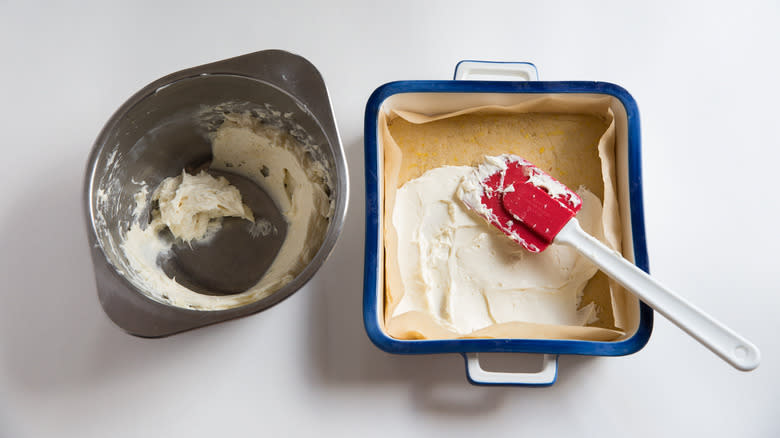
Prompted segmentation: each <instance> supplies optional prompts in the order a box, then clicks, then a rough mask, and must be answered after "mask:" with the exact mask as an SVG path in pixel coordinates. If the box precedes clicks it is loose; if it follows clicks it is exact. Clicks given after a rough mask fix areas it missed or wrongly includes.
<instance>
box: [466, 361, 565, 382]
mask: <svg viewBox="0 0 780 438" xmlns="http://www.w3.org/2000/svg"><path fill="white" fill-rule="evenodd" d="M461 354H463V358H464V359H465V360H466V377H467V378H468V379H469V382H470V383H472V384H474V385H511V386H550V385H552V384H553V383H555V380H557V379H558V355H557V354H545V355H544V362H543V365H542V370H541V371H538V372H535V373H509V372H497V371H485V370H484V369H483V368H482V365H480V363H479V353H461Z"/></svg>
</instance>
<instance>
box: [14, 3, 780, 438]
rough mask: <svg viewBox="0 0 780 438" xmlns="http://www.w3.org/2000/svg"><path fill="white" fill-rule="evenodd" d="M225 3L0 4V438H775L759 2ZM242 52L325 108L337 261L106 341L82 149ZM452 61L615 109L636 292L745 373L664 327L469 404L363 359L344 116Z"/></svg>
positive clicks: (467, 391)
mask: <svg viewBox="0 0 780 438" xmlns="http://www.w3.org/2000/svg"><path fill="white" fill-rule="evenodd" d="M222 3H223V2H215V1H186V2H184V1H182V2H178V3H168V4H165V3H164V2H158V1H154V2H126V3H125V4H117V3H114V2H96V3H94V4H93V5H91V6H89V7H84V6H81V7H76V6H64V5H63V6H59V5H58V6H55V5H48V6H46V5H40V6H36V5H32V4H28V3H26V2H8V1H5V0H0V60H1V61H0V65H1V66H2V67H1V68H0V102H2V106H0V132H2V140H0V144H2V151H3V158H4V161H5V163H6V165H5V166H4V170H3V171H2V172H0V184H2V188H3V189H2V192H0V193H2V195H1V196H2V202H0V208H2V210H1V213H0V248H1V249H0V257H1V258H0V270H2V271H1V272H2V277H1V278H2V281H3V287H2V292H1V293H2V296H1V297H0V437H14V438H15V437H55V436H56V437H107V436H110V437H133V436H166V437H167V436H170V437H174V436H190V437H213V436H248V435H274V436H279V435H280V436H291V435H314V434H319V435H325V436H332V435H339V436H352V435H356V434H358V433H371V434H372V435H374V436H382V435H390V434H393V435H398V434H400V436H409V437H411V436H439V435H441V436H470V437H473V436H488V434H490V435H491V436H513V437H514V436H599V437H606V436H617V435H629V436H640V437H655V436H724V437H726V436H739V437H771V436H779V435H780V416H778V413H780V410H779V409H780V408H778V406H779V405H780V365H779V362H778V361H779V360H780V341H778V332H780V322H778V321H780V287H779V286H778V279H777V276H778V272H780V256H778V246H780V237H779V236H778V232H777V223H778V217H780V208H778V201H779V200H778V190H777V174H778V170H777V169H778V162H779V161H780V134H778V108H779V107H778V102H780V90H779V89H778V71H779V70H780V56H778V54H780V30H778V27H777V26H778V22H780V6H778V3H777V2H776V1H769V2H737V3H735V2H728V3H725V4H724V3H705V2H703V3H701V4H699V5H696V4H681V3H679V2H670V3H666V4H659V3H658V2H644V3H641V4H638V5H635V7H630V6H628V5H624V4H623V3H624V2H614V3H593V4H587V5H585V4H583V5H580V4H572V5H562V4H558V3H557V2H530V3H525V4H523V3H522V2H517V1H507V2H495V3H491V2H462V3H458V2H442V3H434V2H424V3H423V2H420V3H417V2H414V3H412V2H384V3H383V4H382V6H379V5H371V4H363V3H361V2H355V3H340V2H313V3H312V4H306V3H301V2H294V1H284V2H262V1H257V0H255V1H250V2H244V3H241V4H239V3H236V4H230V5H229V4H227V3H228V2H224V3H225V4H222ZM482 3H484V4H482ZM626 3H628V2H626ZM265 48H283V49H287V50H290V51H293V52H296V53H299V54H301V55H303V56H305V57H307V58H308V59H309V60H310V61H312V62H313V63H314V64H315V65H316V66H317V67H318V68H319V69H320V71H321V72H322V74H323V76H324V77H325V80H326V82H327V84H328V86H329V89H330V92H331V97H332V101H333V105H334V108H335V111H336V115H337V118H338V122H339V127H340V131H341V135H342V139H343V142H344V147H345V148H346V151H347V157H348V162H349V166H350V177H351V187H352V198H351V200H350V206H349V213H348V219H347V221H346V226H345V228H344V233H343V235H342V236H341V239H340V241H339V244H338V245H337V247H336V249H335V252H334V254H333V256H332V257H331V258H330V259H329V260H328V262H327V263H326V264H325V266H324V267H323V268H322V269H321V270H320V272H319V273H318V274H317V276H316V277H315V278H314V279H313V280H312V281H311V283H309V285H308V286H307V287H305V288H304V289H303V290H301V291H299V292H298V293H297V294H295V295H294V296H293V297H291V298H290V299H289V300H287V301H285V302H284V303H283V304H281V305H279V306H277V307H274V308H273V309H271V310H269V311H266V312H263V313H261V314H258V315H254V316H252V317H249V318H245V319H242V320H239V321H234V322H229V323H224V324H220V325H217V326H213V327H209V328H206V329H200V330H196V331H192V332H189V333H184V334H180V335H176V336H173V337H170V338H166V339H160V340H144V339H137V338H134V337H132V336H129V335H126V334H125V333H123V332H122V331H121V330H119V329H118V328H116V327H115V326H114V325H112V323H111V322H110V321H109V320H108V319H107V317H106V316H105V315H104V314H103V312H102V310H101V308H100V305H99V303H98V301H97V298H96V292H95V285H94V281H93V277H92V267H91V262H90V260H89V253H88V247H87V243H86V234H85V226H84V219H83V217H82V214H81V189H82V184H81V183H82V172H83V169H84V166H85V163H86V158H87V154H88V152H89V150H90V147H91V145H92V142H93V140H94V138H95V137H96V136H97V133H98V131H99V130H100V129H101V127H102V125H103V123H105V121H106V120H107V119H108V117H109V116H110V115H111V113H112V112H113V111H114V110H115V109H116V108H117V107H118V106H119V105H120V104H121V103H122V102H123V101H124V100H125V99H126V98H128V97H129V96H130V95H131V94H132V93H134V92H135V91H137V90H138V89H140V88H141V87H143V86H144V85H146V84H147V83H149V82H151V81H152V80H154V79H156V78H158V77H160V76H163V75H165V74H167V73H171V72H173V71H176V70H179V69H182V68H186V67H191V66H195V65H199V64H203V63H207V62H211V61H216V60H220V59H224V58H227V57H231V56H236V55H240V54H244V53H248V52H252V51H256V50H261V49H265ZM466 58H470V59H487V60H527V61H532V62H535V63H536V64H537V66H538V67H539V69H540V73H541V77H542V79H546V80H566V79H583V80H603V81H611V82H616V83H618V84H620V85H622V86H624V87H625V88H627V89H628V90H629V91H630V92H631V93H632V94H633V96H634V97H635V98H636V100H637V101H638V103H639V108H640V112H641V121H642V136H643V160H644V166H643V167H644V176H645V184H644V190H645V202H646V224H647V231H648V244H649V254H650V261H651V269H652V271H653V273H654V275H655V276H657V277H658V278H659V279H660V280H661V281H662V282H664V283H666V284H668V285H669V286H670V287H672V288H675V289H676V290H678V291H679V292H681V293H682V294H684V295H685V296H687V297H688V298H689V299H690V300H692V301H693V302H695V303H697V304H699V305H700V306H701V307H703V308H704V309H706V310H707V311H709V312H710V313H712V314H713V315H715V316H716V317H718V318H720V319H722V320H723V321H724V322H725V323H726V324H728V325H730V326H732V327H733V328H734V329H736V330H737V331H739V332H740V333H742V334H744V335H745V336H746V337H748V338H749V339H751V340H752V341H753V342H755V343H756V344H757V345H758V346H759V347H760V348H761V349H762V353H763V363H762V365H761V366H760V367H759V368H758V369H757V370H756V371H754V372H752V373H741V372H738V371H735V370H733V369H731V368H730V367H729V366H728V365H727V364H725V363H724V362H722V361H721V360H719V359H718V358H717V357H715V356H714V355H712V354H711V353H710V352H709V351H708V350H706V349H704V348H703V347H701V346H699V345H698V344H697V343H696V342H695V341H693V340H692V339H690V338H688V337H686V336H684V335H683V334H682V333H681V332H680V331H678V330H677V329H676V328H675V327H674V326H672V325H671V324H670V323H668V322H667V321H665V320H664V319H662V318H661V317H657V318H656V324H655V329H654V333H653V336H652V338H651V339H650V342H649V344H648V345H647V347H645V348H644V349H643V350H642V351H640V352H639V353H637V354H634V355H632V356H628V357H623V358H582V357H563V358H561V361H560V362H561V363H560V367H561V369H560V373H559V380H558V383H556V384H555V385H554V386H553V387H551V388H547V389H527V388H480V387H472V386H470V385H468V384H467V383H466V381H465V377H464V369H463V361H462V359H461V357H460V356H458V355H441V356H427V357H402V356H392V355H388V354H385V353H382V352H380V351H379V350H378V349H376V348H375V347H374V346H373V345H372V344H371V343H370V342H369V340H368V339H367V337H366V335H365V332H364V330H363V327H362V316H361V311H362V309H361V298H362V284H361V281H362V269H361V267H362V257H363V254H362V251H363V229H364V219H363V211H364V204H363V202H364V185H363V179H364V177H363V161H362V160H363V151H362V148H363V125H362V123H363V111H364V107H365V103H366V100H367V98H368V96H369V95H370V93H371V92H372V91H373V90H374V89H375V88H376V87H378V86H379V85H381V84H383V83H385V82H388V81H392V80H400V79H449V78H451V76H452V71H453V67H454V65H455V63H456V62H457V61H458V60H461V59H466ZM475 434H478V435H475Z"/></svg>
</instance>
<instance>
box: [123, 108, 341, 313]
mask: <svg viewBox="0 0 780 438" xmlns="http://www.w3.org/2000/svg"><path fill="white" fill-rule="evenodd" d="M210 138H211V145H212V154H213V157H212V163H211V167H212V168H215V169H218V170H224V171H229V172H234V173H237V174H239V175H242V176H244V177H246V178H248V179H250V180H251V181H253V182H254V183H255V184H257V185H258V186H260V187H261V188H262V189H263V190H264V191H265V192H266V193H267V194H268V195H269V196H270V197H271V199H272V200H273V202H274V204H276V206H277V207H278V208H279V210H280V212H281V214H282V216H283V217H284V218H285V220H286V222H287V233H286V236H285V238H284V241H283V243H282V246H281V248H280V249H279V250H278V253H277V254H276V257H275V259H274V261H273V263H272V264H271V266H270V267H269V268H268V270H267V271H266V272H265V274H264V275H263V276H262V278H261V280H260V281H259V282H258V283H257V284H255V285H254V286H252V287H251V288H249V289H248V290H246V291H244V292H241V293H238V294H232V295H222V296H220V295H218V294H207V293H206V294H204V293H202V292H199V291H193V290H191V289H189V288H187V287H186V286H184V285H182V284H180V283H179V282H177V281H176V279H175V278H172V277H170V276H168V275H167V274H166V273H165V272H164V271H163V269H162V266H161V265H160V263H158V259H159V258H161V257H162V258H165V257H170V256H171V255H172V251H171V248H172V244H173V241H172V240H171V239H165V238H163V237H162V236H161V235H160V234H161V231H162V230H163V229H165V228H167V229H168V230H170V231H171V233H172V235H173V237H174V238H175V239H181V240H184V241H187V242H189V241H191V240H193V239H195V240H202V239H204V238H208V237H211V236H213V235H214V234H215V233H218V232H219V228H220V219H221V218H222V217H224V216H233V217H241V218H245V219H247V220H250V221H252V222H254V223H255V225H256V226H257V227H255V228H254V229H252V230H250V231H249V233H248V235H247V238H249V239H254V238H262V237H264V236H265V235H267V234H268V233H272V232H274V230H273V229H272V226H271V224H270V223H269V222H268V221H267V220H266V219H265V218H262V217H258V218H255V217H254V215H253V214H252V211H251V210H250V209H249V207H247V206H246V205H245V204H243V203H242V202H241V194H240V193H239V191H238V190H237V189H236V188H235V187H233V186H231V185H230V184H229V183H228V181H227V180H225V179H224V178H220V179H218V178H214V177H211V176H210V175H208V174H207V173H205V172H201V173H200V174H198V175H189V174H187V173H186V172H182V175H179V176H176V177H169V178H166V179H165V180H164V181H163V182H162V183H161V184H160V186H159V187H158V188H157V189H156V190H155V193H154V195H153V197H152V200H153V201H157V202H158V204H159V207H158V208H157V209H154V210H153V211H152V217H153V219H152V221H151V222H150V223H149V224H148V225H147V224H146V223H144V221H143V220H142V219H144V217H143V215H141V217H138V218H137V220H136V222H135V223H134V224H133V225H132V226H131V228H130V229H129V230H128V232H127V233H126V234H125V235H124V237H123V240H122V243H121V248H122V251H123V252H124V254H125V256H126V257H127V260H128V261H129V263H130V267H131V268H132V269H131V270H130V271H128V279H129V280H130V281H131V282H133V283H137V284H138V285H139V287H140V288H141V289H142V290H144V291H146V293H148V294H149V295H150V296H151V297H152V298H154V299H157V300H161V301H163V302H166V303H170V304H172V305H175V306H180V307H187V308H191V309H199V310H222V309H228V308H231V307H234V306H237V305H241V304H244V303H246V302H251V301H256V300H259V299H261V298H264V297H266V296H268V295H269V294H271V293H273V292H275V291H277V290H278V289H280V288H281V287H282V286H284V285H285V284H287V283H289V282H290V281H291V280H292V279H293V278H294V277H295V276H296V275H298V273H300V272H301V270H302V269H303V268H304V267H305V266H306V265H307V264H308V262H309V261H310V260H311V259H312V257H313V256H314V253H315V252H316V251H317V249H319V246H320V244H321V243H322V239H323V237H324V233H325V230H326V229H327V225H328V219H329V218H330V217H331V216H332V214H333V204H332V202H331V200H330V199H329V197H328V193H329V192H330V191H331V190H332V188H331V187H330V182H329V176H328V172H327V170H326V168H325V165H323V163H322V162H321V161H316V160H313V159H311V158H308V157H307V154H306V148H305V147H300V145H299V144H298V142H297V140H295V139H294V138H292V137H290V136H289V135H288V134H287V133H285V132H284V131H282V130H281V129H279V128H277V127H274V126H271V125H270V124H268V123H267V122H266V121H265V120H261V119H258V118H256V117H253V116H252V114H251V113H249V112H244V113H232V112H231V113H229V114H228V115H226V116H225V119H224V122H223V123H222V124H221V125H220V127H219V128H218V129H217V130H216V131H215V132H214V133H213V134H212V135H210ZM309 155H311V154H309ZM147 191H148V188H147V186H146V185H145V184H143V185H142V186H141V189H140V190H139V192H138V194H137V195H136V200H137V201H138V200H141V201H143V198H144V196H142V195H143V194H144V193H146V192H147ZM143 210H144V209H143V207H142V206H141V205H137V206H136V211H143ZM264 228H265V229H264ZM258 229H259V231H257V233H254V231H255V230H258ZM253 234H254V235H253ZM257 234H260V235H259V236H258V235H257ZM224 275H231V274H230V272H225V273H224Z"/></svg>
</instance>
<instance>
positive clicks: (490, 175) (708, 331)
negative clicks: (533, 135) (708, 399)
mask: <svg viewBox="0 0 780 438" xmlns="http://www.w3.org/2000/svg"><path fill="white" fill-rule="evenodd" d="M459 196H460V198H461V200H462V201H463V203H464V204H465V205H466V206H467V207H468V208H469V209H471V210H473V211H475V212H476V213H477V214H479V215H480V216H482V217H483V218H485V219H486V220H487V221H488V222H489V223H490V224H492V225H494V226H496V227H497V228H498V229H500V230H501V231H502V232H504V234H506V235H507V236H509V237H510V238H511V239H512V240H514V241H516V242H518V243H520V244H521V245H523V246H524V247H525V248H526V249H528V250H529V251H531V252H540V251H543V250H544V249H545V248H547V247H548V246H549V245H550V244H552V243H562V244H566V245H569V246H572V247H574V248H576V249H578V250H579V251H580V252H581V253H582V254H583V255H584V256H585V257H587V258H588V259H589V260H591V261H592V262H593V263H595V264H596V265H597V266H598V267H599V268H601V270H602V271H603V272H604V273H605V274H607V275H609V276H610V277H612V278H613V279H615V280H616V281H617V282H618V283H620V284H621V285H623V287H625V288H626V289H628V290H629V291H631V292H632V293H633V294H635V295H636V296H637V297H639V298H640V299H641V300H642V301H644V302H646V303H647V304H649V305H650V306H651V307H652V308H653V309H655V310H656V311H658V313H660V314H662V315H664V316H665V317H666V318H667V319H669V320H670V321H672V322H673V323H674V324H676V325H677V326H678V327H680V328H681V329H683V330H684V331H685V332H687V333H688V334H689V335H691V336H692V337H693V338H695V339H696V340H698V341H699V342H700V343H702V344H703V345H704V346H706V347H707V348H709V349H710V350H712V351H713V352H714V353H715V354H717V355H718V356H720V357H721V358H722V359H723V360H725V361H726V362H728V363H730V364H731V365H733V366H734V367H735V368H737V369H740V370H742V371H750V370H752V369H754V368H756V367H757V366H758V364H759V361H760V357H761V354H760V352H759V350H758V348H756V346H755V345H753V344H752V343H751V342H750V341H748V340H747V339H745V338H743V337H741V336H740V335H738V334H737V333H735V332H734V331H733V330H731V329H729V328H728V327H726V326H724V325H723V324H721V323H720V322H718V321H716V320H714V319H713V318H712V317H710V316H708V315H707V314H705V313H704V312H702V311H701V310H699V309H698V308H696V307H694V306H693V305H692V304H691V303H689V302H688V301H686V300H685V299H684V298H682V297H680V296H678V295H677V294H675V293H674V292H672V291H670V290H669V289H667V288H665V287H664V286H662V285H661V284H660V283H658V282H657V281H655V280H654V279H653V278H652V277H650V276H649V275H648V274H647V273H645V272H644V271H642V270H641V269H639V268H637V267H636V266H635V265H633V264H632V263H631V262H629V261H627V260H626V259H624V258H623V257H621V255H620V254H619V253H617V252H615V251H613V250H612V249H610V248H608V247H606V246H605V245H604V244H602V243H601V242H599V241H598V240H596V239H595V238H593V237H592V236H590V235H589V234H588V233H586V232H585V231H583V230H582V228H580V226H579V223H578V222H577V219H576V218H575V216H576V214H577V212H578V211H579V210H580V208H581V207H582V200H581V199H580V197H579V196H577V194H576V193H574V192H573V191H571V190H570V189H569V188H567V187H566V186H565V185H563V184H561V183H560V182H558V181H557V180H555V179H554V178H553V177H551V176H550V175H548V174H547V173H545V172H544V171H542V170H541V169H539V168H538V167H536V166H534V165H533V164H531V163H529V162H528V161H525V160H523V159H522V158H520V157H517V156H513V155H501V156H498V157H487V158H486V161H485V163H484V164H482V165H480V166H479V167H478V168H477V169H476V170H475V172H474V174H473V175H472V176H471V177H469V178H466V179H465V180H464V181H463V183H462V184H461V187H460V190H459Z"/></svg>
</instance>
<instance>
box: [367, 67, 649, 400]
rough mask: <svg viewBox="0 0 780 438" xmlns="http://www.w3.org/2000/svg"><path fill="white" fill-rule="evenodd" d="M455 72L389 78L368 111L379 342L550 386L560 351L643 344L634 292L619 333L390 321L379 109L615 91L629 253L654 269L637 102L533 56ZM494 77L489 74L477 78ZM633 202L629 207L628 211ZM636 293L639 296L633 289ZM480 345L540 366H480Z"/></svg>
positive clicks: (370, 322) (371, 320) (370, 261)
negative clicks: (497, 334) (562, 76)
mask: <svg viewBox="0 0 780 438" xmlns="http://www.w3.org/2000/svg"><path fill="white" fill-rule="evenodd" d="M455 78H456V79H457V80H451V81H450V80H423V81H398V82H390V83H387V84H385V85H382V86H380V87H379V88H377V89H376V90H375V91H374V93H373V94H372V95H371V97H370V98H369V100H368V103H367V105H366V112H365V174H366V175H365V176H366V240H365V264H364V278H363V293H364V296H363V318H364V324H365V328H366V332H367V334H368V337H369V338H370V339H371V341H372V342H373V343H374V344H375V345H376V346H377V347H379V348H380V349H382V350H384V351H386V352H389V353H395V354H436V353H461V354H462V355H463V356H464V358H465V359H466V371H467V377H468V379H469V381H470V382H471V383H474V384H487V385H490V384H493V385H524V386H547V385H551V384H553V383H554V382H555V380H556V378H557V355H560V354H576V355H592V356H621V355H627V354H632V353H635V352H637V351H639V350H640V349H641V348H642V347H644V345H645V344H646V343H647V341H648V339H649V338H650V334H651V332H652V326H653V311H652V309H651V308H650V307H649V306H647V305H646V304H644V303H642V302H641V301H639V300H635V304H634V305H633V312H634V313H633V315H634V318H633V324H632V326H631V327H628V328H627V333H626V335H625V336H623V337H622V338H620V339H618V340H616V341H610V342H601V341H580V340H558V339H448V340H400V339H395V338H393V337H391V336H389V335H388V334H387V333H386V332H385V331H384V329H383V327H384V308H383V307H384V301H385V300H384V287H385V286H384V276H383V274H384V258H383V255H384V238H383V232H382V230H383V228H384V225H383V214H382V212H383V208H384V207H383V199H382V197H383V194H382V187H383V185H382V181H383V149H382V139H381V136H380V134H379V132H378V121H379V115H380V113H381V112H387V111H389V110H390V109H396V110H407V111H414V112H418V113H424V114H441V113H448V112H452V111H457V110H459V109H463V108H468V107H474V106H479V105H504V106H506V105H512V104H514V103H518V102H521V101H523V100H524V99H525V100H527V99H529V98H534V97H540V96H556V97H557V98H562V99H566V98H567V97H570V96H577V98H589V97H593V98H599V99H603V98H604V97H608V98H609V102H610V108H611V109H612V111H613V112H614V116H615V123H616V125H615V129H616V131H615V134H616V135H615V161H616V163H615V166H616V169H615V170H616V177H617V180H616V186H617V187H616V188H617V198H618V203H619V205H620V208H621V227H622V232H623V235H624V236H631V238H630V239H628V238H626V239H623V248H622V250H623V254H624V256H625V257H626V258H627V259H629V260H630V261H632V262H634V263H635V264H636V265H637V266H638V267H640V268H641V269H643V270H644V271H648V256H647V246H646V242H645V225H644V212H643V205H642V174H641V142H640V128H639V112H638V109H637V105H636V102H635V101H634V99H633V98H632V97H631V95H630V94H629V93H628V92H627V91H626V90H625V89H623V88H622V87H620V86H618V85H614V84H611V83H606V82H585V81H561V82H542V81H538V80H537V78H538V74H537V71H536V68H535V66H533V64H530V63H492V62H484V61H462V62H460V63H459V64H458V65H457V66H456V70H455ZM472 79H490V80H472ZM626 206H628V212H626V211H625V210H626ZM631 298H632V299H633V296H631ZM480 352H504V353H506V352H512V353H542V354H544V355H545V357H544V365H543V367H542V370H541V371H539V372H533V373H509V372H491V371H486V370H484V369H482V367H481V366H480V363H479V356H478V353H480Z"/></svg>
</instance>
